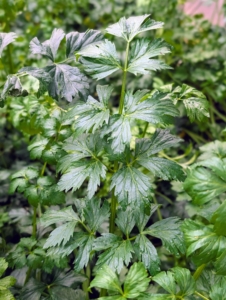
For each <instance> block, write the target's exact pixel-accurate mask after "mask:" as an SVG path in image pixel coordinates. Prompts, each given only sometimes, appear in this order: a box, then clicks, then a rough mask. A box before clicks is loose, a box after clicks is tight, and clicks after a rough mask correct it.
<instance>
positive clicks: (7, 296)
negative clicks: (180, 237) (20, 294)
mask: <svg viewBox="0 0 226 300" xmlns="http://www.w3.org/2000/svg"><path fill="white" fill-rule="evenodd" d="M0 299H4V300H15V298H14V297H13V295H12V294H11V292H10V291H9V290H0Z"/></svg>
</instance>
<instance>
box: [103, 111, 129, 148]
mask: <svg viewBox="0 0 226 300" xmlns="http://www.w3.org/2000/svg"><path fill="white" fill-rule="evenodd" d="M101 134H102V137H103V136H105V135H108V134H110V137H109V138H108V140H110V141H111V140H112V142H111V148H112V150H113V152H114V153H122V152H123V151H124V149H125V147H126V146H128V145H129V143H130V140H131V137H132V136H131V130H130V122H129V119H128V118H127V117H124V116H122V115H118V114H116V115H113V116H112V117H110V122H109V124H108V126H106V127H105V128H104V130H103V131H102V132H101Z"/></svg>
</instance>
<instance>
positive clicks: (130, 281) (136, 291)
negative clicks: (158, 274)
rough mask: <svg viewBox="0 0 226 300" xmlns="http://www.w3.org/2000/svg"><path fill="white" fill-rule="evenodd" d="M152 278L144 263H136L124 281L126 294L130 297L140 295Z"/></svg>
mask: <svg viewBox="0 0 226 300" xmlns="http://www.w3.org/2000/svg"><path fill="white" fill-rule="evenodd" d="M149 281H150V279H149V278H148V273H147V271H146V269H145V267H144V265H143V264H142V263H140V262H139V263H134V264H133V265H132V267H131V268H130V269H129V272H128V274H127V276H126V280H125V282H124V295H125V296H126V297H127V298H129V299H134V298H137V297H139V295H140V294H141V293H142V292H145V291H146V289H147V287H148V285H149Z"/></svg>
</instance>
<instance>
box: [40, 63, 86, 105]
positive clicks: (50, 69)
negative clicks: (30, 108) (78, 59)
mask: <svg viewBox="0 0 226 300" xmlns="http://www.w3.org/2000/svg"><path fill="white" fill-rule="evenodd" d="M43 70H44V71H45V72H46V73H48V74H49V75H50V76H51V82H50V83H49V84H48V92H49V95H50V96H51V97H52V98H53V99H56V100H60V99H65V100H67V101H68V102H72V100H73V99H74V98H78V97H80V96H81V97H83V98H85V99H86V97H87V94H88V90H89V83H88V78H87V77H86V76H85V75H84V74H83V73H81V71H80V70H79V69H78V68H77V67H71V66H69V65H66V64H54V65H50V66H47V67H45V68H44V69H43Z"/></svg>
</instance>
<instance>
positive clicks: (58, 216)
mask: <svg viewBox="0 0 226 300" xmlns="http://www.w3.org/2000/svg"><path fill="white" fill-rule="evenodd" d="M79 221H80V219H79V217H78V215H77V214H76V212H74V210H73V209H72V207H71V206H68V207H67V208H65V209H62V210H58V211H57V210H48V211H46V212H45V213H44V214H43V215H42V217H41V218H40V222H41V225H42V226H43V227H48V226H50V225H52V224H55V223H58V222H73V223H76V222H79Z"/></svg>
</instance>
